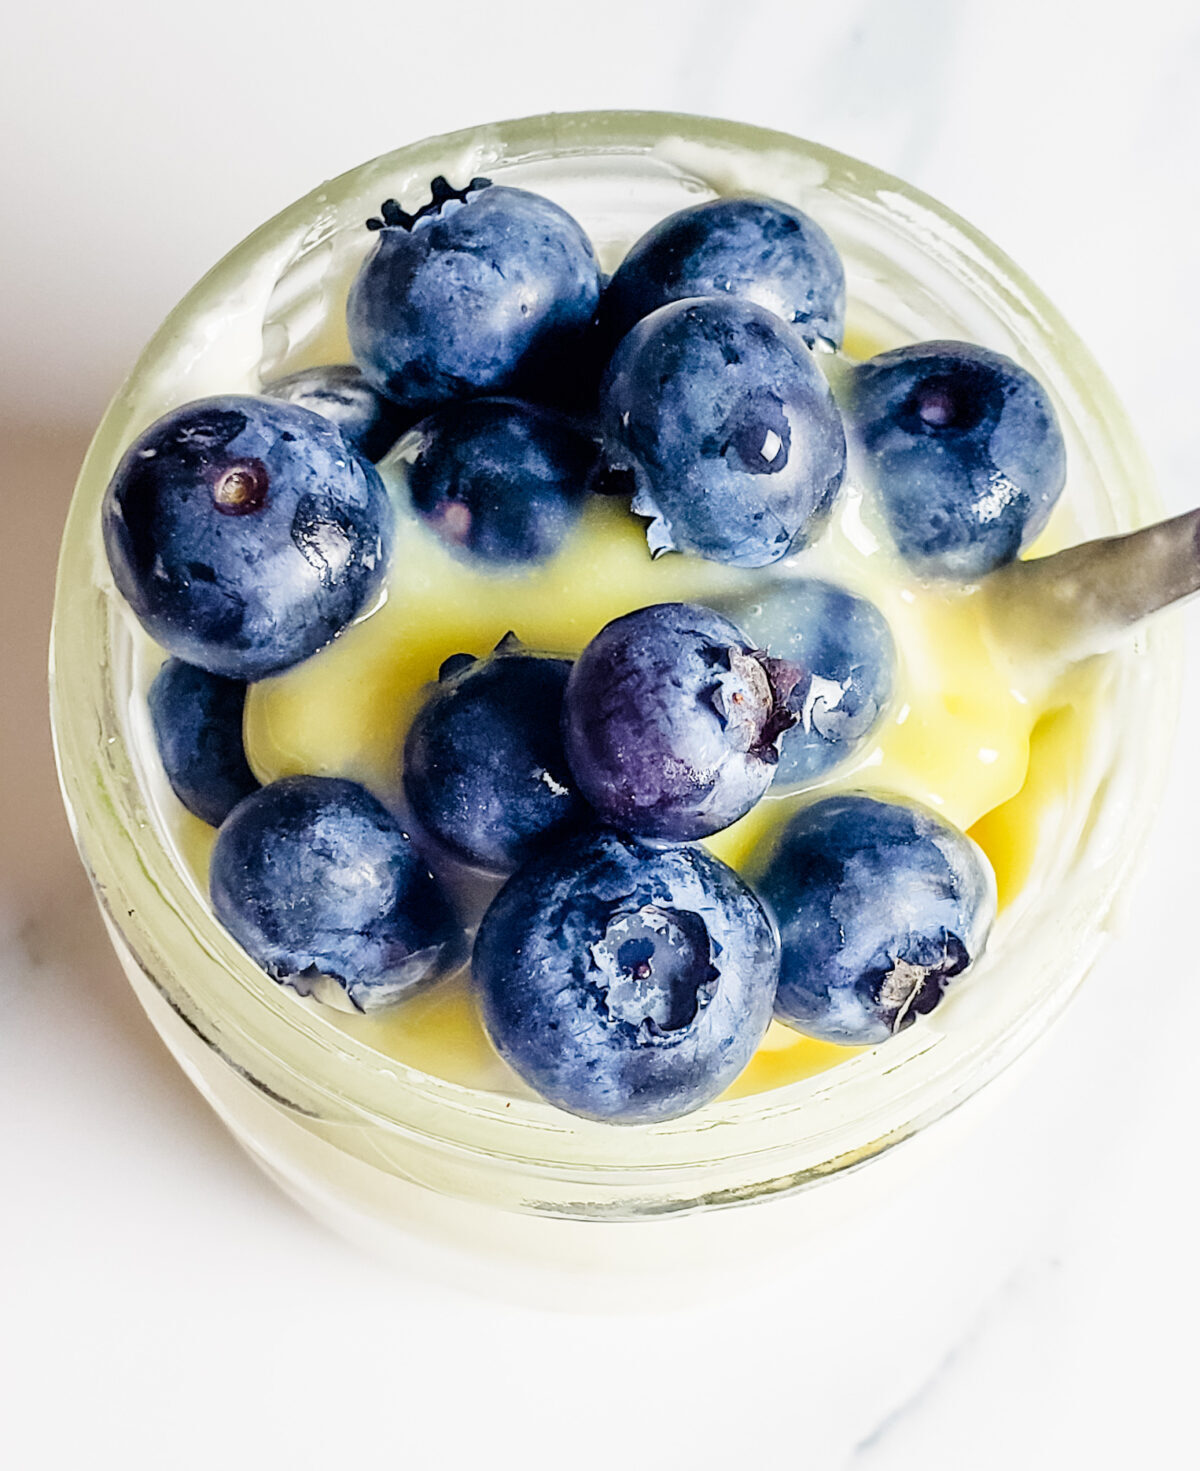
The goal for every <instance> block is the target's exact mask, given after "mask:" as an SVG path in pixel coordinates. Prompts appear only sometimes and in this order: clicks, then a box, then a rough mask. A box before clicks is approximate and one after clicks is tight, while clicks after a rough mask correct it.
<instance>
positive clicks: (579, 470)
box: [400, 399, 596, 568]
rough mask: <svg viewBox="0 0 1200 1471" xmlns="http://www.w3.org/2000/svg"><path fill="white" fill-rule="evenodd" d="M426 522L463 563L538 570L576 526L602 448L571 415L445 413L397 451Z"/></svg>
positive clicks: (515, 408) (478, 403)
mask: <svg viewBox="0 0 1200 1471" xmlns="http://www.w3.org/2000/svg"><path fill="white" fill-rule="evenodd" d="M400 454H401V456H402V457H403V458H404V459H405V460H406V461H407V464H408V470H407V480H408V490H409V495H410V496H411V498H412V503H413V506H414V508H415V509H416V511H417V512H418V514H419V515H420V516H421V519H422V520H423V521H424V522H425V524H426V525H427V526H428V527H430V529H431V530H432V531H434V532H435V534H436V535H437V536H438V537H439V538H440V539H441V540H442V541H443V542H445V543H446V545H447V546H449V547H450V548H451V549H452V550H453V551H454V552H455V553H456V554H457V555H458V556H460V557H462V558H463V559H465V560H468V561H471V562H475V563H477V564H479V565H485V566H492V567H497V568H506V567H507V568H513V567H522V566H535V565H537V564H538V563H540V562H545V561H547V560H548V559H549V558H550V557H552V556H553V555H554V554H555V552H557V551H558V550H559V548H560V547H561V546H562V544H563V542H564V541H565V540H566V538H567V536H568V535H569V534H570V532H571V531H572V529H573V528H574V527H575V525H576V523H577V522H578V520H579V515H580V512H581V511H582V509H583V506H584V503H585V501H586V499H587V493H588V480H589V476H590V474H591V470H592V466H593V465H594V463H595V460H596V442H595V440H594V439H592V438H591V437H590V435H587V434H585V433H583V432H582V431H581V430H580V429H578V428H577V427H576V426H575V424H574V423H573V422H572V421H571V420H570V419H568V418H566V417H565V416H564V415H562V414H559V413H556V412H555V411H553V410H551V409H546V408H540V407H538V406H536V405H533V404H525V403H520V402H517V401H516V400H513V399H476V400H474V401H471V402H468V403H461V404H447V405H445V406H444V407H443V408H440V409H435V410H434V412H433V413H432V414H430V415H429V416H428V417H427V418H425V419H423V420H422V421H421V422H420V423H419V424H418V425H417V426H416V428H415V429H414V430H413V432H412V434H411V436H409V438H408V439H406V440H405V442H404V444H403V445H402V446H401V448H400Z"/></svg>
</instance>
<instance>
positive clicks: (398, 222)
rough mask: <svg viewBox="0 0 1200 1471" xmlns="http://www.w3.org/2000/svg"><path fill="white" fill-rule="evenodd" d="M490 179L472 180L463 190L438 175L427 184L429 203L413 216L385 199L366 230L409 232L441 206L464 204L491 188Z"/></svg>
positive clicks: (396, 202)
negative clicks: (470, 197) (452, 203)
mask: <svg viewBox="0 0 1200 1471" xmlns="http://www.w3.org/2000/svg"><path fill="white" fill-rule="evenodd" d="M491 182H492V181H491V179H472V180H471V182H470V183H469V184H468V185H466V187H465V188H462V189H456V188H455V187H454V185H453V184H451V183H450V181H449V180H448V179H447V178H446V176H445V174H439V175H438V176H437V178H436V179H433V180H431V181H430V184H429V203H428V204H423V205H422V206H421V208H420V209H419V210H417V212H416V213H415V214H409V212H408V210H406V209H401V208H400V204H399V202H398V201H397V200H395V199H385V200H384V201H383V203H382V204H381V205H380V206H379V214H378V215H372V216H371V218H370V219H369V220H368V221H367V229H368V230H391V229H397V230H411V229H412V228H413V226H414V225H415V224H416V223H417V221H418V220H423V219H425V218H426V216H428V215H435V214H437V213H438V211H439V210H440V209H441V207H442V205H443V204H447V203H449V201H450V200H452V199H457V200H458V201H459V203H460V204H466V202H467V199H468V198H469V196H470V195H472V194H478V193H479V191H480V190H481V189H487V188H489V187H490V186H491Z"/></svg>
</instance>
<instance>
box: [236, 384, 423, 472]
mask: <svg viewBox="0 0 1200 1471" xmlns="http://www.w3.org/2000/svg"><path fill="white" fill-rule="evenodd" d="M263 392H264V393H265V394H266V395H267V397H268V398H278V399H282V400H283V401H284V402H285V403H293V404H299V405H300V407H301V408H305V409H311V410H312V411H313V413H314V414H320V415H322V416H323V417H324V418H326V419H329V420H330V421H331V422H332V423H334V424H336V425H337V427H338V428H339V429H340V430H341V431H342V437H343V438H344V439H345V441H346V443H347V444H348V445H349V446H350V448H351V449H352V450H353V451H354V452H355V454H357V455H361V456H362V458H363V459H364V460H370V461H371V463H372V464H374V463H376V462H377V461H378V460H381V459H383V457H384V455H386V454H387V452H388V450H390V449H391V447H392V446H393V445H394V444H395V443H396V441H397V440H398V439H399V438H400V436H401V434H403V433H404V431H405V430H406V429H407V428H408V427H409V426H410V425H411V423H412V415H411V414H408V413H405V412H404V410H403V409H402V408H400V406H399V405H398V404H394V403H392V401H391V400H390V399H387V398H384V396H383V395H382V394H381V393H378V392H376V390H375V389H374V388H372V387H371V385H370V384H369V383H368V382H367V380H366V379H365V378H364V377H363V375H362V372H361V370H360V369H358V368H356V367H355V366H354V364H353V363H334V364H331V365H329V366H327V367H318V368H301V369H300V371H299V372H298V373H290V374H289V375H288V376H287V377H286V378H276V379H275V380H274V381H273V382H271V383H266V384H264V385H263Z"/></svg>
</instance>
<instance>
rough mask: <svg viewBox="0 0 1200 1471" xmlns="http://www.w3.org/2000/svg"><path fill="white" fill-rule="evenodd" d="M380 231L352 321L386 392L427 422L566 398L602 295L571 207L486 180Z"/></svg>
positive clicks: (353, 335)
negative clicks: (445, 407)
mask: <svg viewBox="0 0 1200 1471" xmlns="http://www.w3.org/2000/svg"><path fill="white" fill-rule="evenodd" d="M390 203H391V202H390V201H389V204H390ZM390 221H395V223H391V222H390ZM374 223H375V224H376V225H379V226H381V228H379V230H378V234H379V240H378V243H377V244H376V246H375V247H374V249H373V250H372V252H371V254H370V255H369V256H368V258H367V260H366V261H365V262H364V264H363V266H362V267H361V269H360V271H359V273H358V275H357V277H356V278H355V281H354V284H353V286H352V287H351V290H350V296H349V301H348V304H347V324H348V327H349V333H350V345H351V349H352V350H353V353H354V357H355V360H356V362H357V363H358V365H359V366H360V367H361V368H362V370H363V372H364V374H365V375H366V377H367V378H368V379H369V380H370V382H371V383H372V384H374V386H375V387H376V388H377V389H378V390H379V391H380V392H381V393H383V394H386V395H387V397H389V398H391V399H394V400H395V401H396V402H397V403H399V404H402V405H403V406H404V407H406V408H409V409H412V410H414V411H416V412H418V413H425V412H427V411H428V410H429V409H431V408H434V407H436V406H437V405H438V404H441V403H446V402H449V401H452V400H456V399H462V398H475V397H479V396H481V395H494V394H501V395H504V394H514V395H517V396H519V397H531V398H534V399H540V398H542V397H547V398H549V399H550V400H551V401H554V402H557V401H558V400H559V398H560V396H561V395H560V390H561V389H562V388H563V383H562V381H561V380H562V379H563V378H564V377H566V378H569V377H570V376H571V373H572V371H573V369H572V361H573V357H574V355H575V353H576V351H577V350H578V349H579V348H580V346H581V344H583V343H584V342H585V341H586V339H587V337H588V336H589V334H590V333H591V332H592V330H593V329H594V323H595V315H596V308H597V306H598V303H599V298H600V272H599V267H598V266H597V264H596V257H595V253H594V252H593V250H592V246H591V242H590V241H589V240H588V238H587V236H586V235H585V234H584V232H583V230H582V229H581V228H580V226H579V224H578V223H577V222H576V221H575V220H574V219H572V217H571V216H570V215H569V214H568V213H567V212H566V211H565V210H564V209H561V208H560V207H559V206H558V205H557V204H554V203H552V201H550V200H549V199H546V198H544V197H543V196H542V195H540V194H533V193H530V192H529V191H528V190H524V189H513V188H508V187H506V186H504V185H489V184H488V183H487V181H486V180H484V181H474V182H473V183H472V185H470V186H469V187H468V188H467V189H465V190H461V191H448V190H446V189H445V188H441V189H439V190H438V191H436V192H435V202H434V204H433V206H431V207H429V208H428V209H427V210H424V211H418V213H417V215H416V216H415V217H413V216H408V215H405V214H404V213H403V211H398V210H396V209H395V208H394V207H393V208H392V209H386V208H385V213H384V219H383V220H382V221H375V222H374Z"/></svg>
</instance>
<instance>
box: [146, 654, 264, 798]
mask: <svg viewBox="0 0 1200 1471" xmlns="http://www.w3.org/2000/svg"><path fill="white" fill-rule="evenodd" d="M147 702H148V703H149V706H150V721H151V724H152V725H153V727H154V739H155V743H156V744H157V746H158V754H159V756H160V757H161V758H162V764H163V770H164V771H165V772H166V773H167V780H168V781H169V782H170V783H171V790H172V791H173V792H174V793H175V795H176V796H177V797H178V798H179V800H180V801H181V802H182V803H183V805H184V806H185V807H186V808H187V809H188V811H189V812H194V813H195V815H196V816H197V817H199V818H202V819H203V820H204V821H205V822H208V823H211V824H212V826H213V827H219V826H220V825H221V823H223V822H224V821H225V819H226V818H227V817H228V816H229V814H230V812H231V811H232V810H233V809H234V807H236V806H237V804H238V803H239V802H240V801H241V800H242V798H243V797H248V796H249V795H250V793H251V792H254V791H257V790H258V782H257V781H256V780H255V779H254V773H253V772H252V771H251V770H250V767H249V764H248V763H247V761H246V751H245V748H244V747H243V745H242V710H243V707H244V705H245V703H246V686H245V685H244V684H243V683H242V681H241V680H238V679H226V678H224V676H222V675H220V674H209V673H208V671H207V670H206V669H196V668H195V667H194V666H193V665H191V664H185V663H183V661H182V660H180V659H168V660H167V662H166V663H165V664H164V665H163V667H162V668H161V669H160V670H159V671H158V674H157V675H156V676H155V678H154V683H153V684H152V685H151V686H150V693H149V695H148V696H147Z"/></svg>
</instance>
